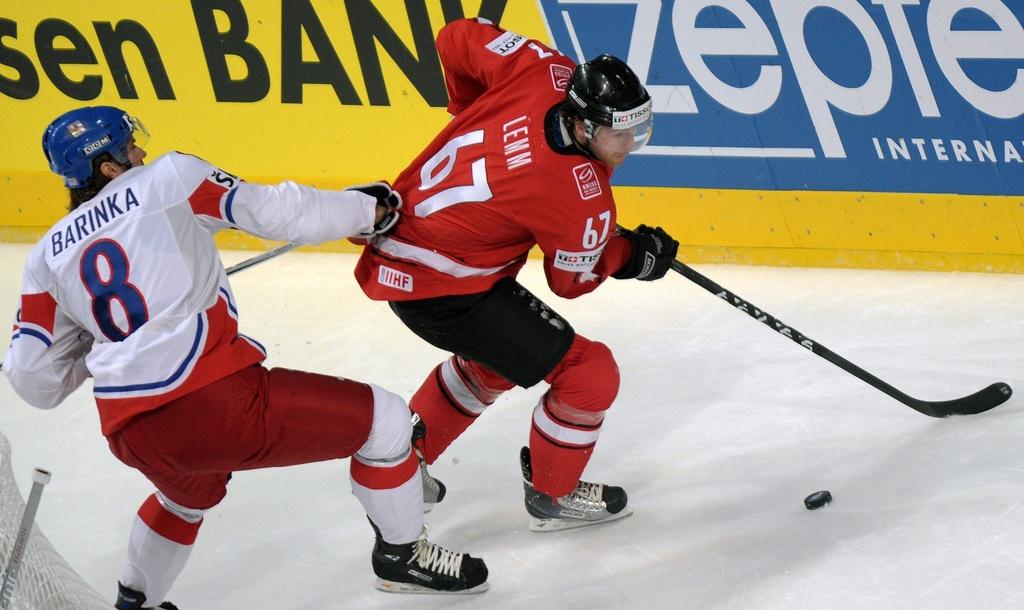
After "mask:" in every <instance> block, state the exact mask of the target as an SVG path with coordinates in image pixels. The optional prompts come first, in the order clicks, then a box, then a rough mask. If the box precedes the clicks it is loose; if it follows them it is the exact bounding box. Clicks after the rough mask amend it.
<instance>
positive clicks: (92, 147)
mask: <svg viewBox="0 0 1024 610" xmlns="http://www.w3.org/2000/svg"><path fill="white" fill-rule="evenodd" d="M107 144H110V136H103V137H102V138H100V139H99V140H96V141H95V142H90V143H89V144H86V145H85V148H83V149H82V152H84V153H85V154H86V155H91V154H92V153H94V152H95V151H96V150H98V149H100V148H103V147H104V146H106V145H107Z"/></svg>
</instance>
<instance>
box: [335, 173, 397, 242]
mask: <svg viewBox="0 0 1024 610" xmlns="http://www.w3.org/2000/svg"><path fill="white" fill-rule="evenodd" d="M345 190H346V191H359V192H360V193H365V194H367V195H369V196H371V197H375V198H376V199H377V208H378V209H381V208H383V211H384V215H383V216H381V218H380V220H379V221H377V222H376V223H375V224H374V225H373V229H371V230H369V231H366V232H363V233H357V234H356V235H355V237H361V238H364V239H369V238H371V237H374V236H377V235H383V234H385V233H387V232H388V231H390V230H391V229H392V228H393V227H394V226H395V223H396V222H398V210H400V209H401V208H402V196H401V195H399V194H398V191H396V190H394V189H392V188H391V185H390V184H388V183H387V182H371V183H369V184H357V185H355V186H350V187H348V188H347V189H345Z"/></svg>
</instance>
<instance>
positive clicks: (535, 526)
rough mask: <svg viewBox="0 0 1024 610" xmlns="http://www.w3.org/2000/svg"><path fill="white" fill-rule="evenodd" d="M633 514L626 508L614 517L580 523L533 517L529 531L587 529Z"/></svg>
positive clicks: (575, 520) (580, 521) (578, 521)
mask: <svg viewBox="0 0 1024 610" xmlns="http://www.w3.org/2000/svg"><path fill="white" fill-rule="evenodd" d="M632 514H633V509H632V508H629V507H626V508H624V509H622V510H620V511H619V512H617V513H615V514H614V515H608V516H607V517H606V518H604V519H600V520H598V521H582V520H579V519H539V518H537V517H534V516H532V515H531V516H530V531H531V532H559V531H562V530H574V529H579V528H581V527H589V526H591V525H598V524H601V523H608V522H610V521H618V520H619V519H625V518H626V517H628V516H630V515H632Z"/></svg>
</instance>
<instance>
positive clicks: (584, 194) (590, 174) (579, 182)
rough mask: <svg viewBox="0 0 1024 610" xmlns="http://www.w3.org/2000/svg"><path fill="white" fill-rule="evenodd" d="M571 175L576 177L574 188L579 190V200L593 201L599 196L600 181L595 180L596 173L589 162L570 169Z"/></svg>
mask: <svg viewBox="0 0 1024 610" xmlns="http://www.w3.org/2000/svg"><path fill="white" fill-rule="evenodd" d="M572 173H573V175H574V176H575V177H576V188H578V189H579V190H580V197H581V198H583V199H593V198H594V197H597V196H598V195H600V194H601V181H600V180H598V179H597V171H596V170H595V169H594V166H593V165H591V164H590V162H589V161H588V162H586V163H583V164H581V165H577V166H576V167H574V168H572Z"/></svg>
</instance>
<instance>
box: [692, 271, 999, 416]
mask: <svg viewBox="0 0 1024 610" xmlns="http://www.w3.org/2000/svg"><path fill="white" fill-rule="evenodd" d="M672 270H673V271H675V272H677V273H679V274H680V275H682V276H683V277H685V278H686V279H688V280H690V281H691V282H693V283H695V284H697V285H698V286H700V287H701V288H703V289H705V290H707V291H708V292H710V293H711V294H713V295H715V296H716V297H718V298H720V299H722V300H723V301H725V302H727V303H729V304H730V305H732V306H733V307H735V308H736V309H739V310H740V311H742V312H744V313H746V314H747V315H749V316H750V317H751V318H754V319H755V320H757V321H759V322H761V323H763V324H764V325H765V326H767V327H768V328H771V329H772V330H774V331H775V332H777V333H779V334H780V335H782V336H784V337H787V338H788V339H790V340H792V341H793V342H794V343H796V344H798V345H800V346H801V347H803V348H805V349H807V350H809V351H810V352H812V353H814V354H816V355H818V356H820V357H822V358H824V359H825V360H828V361H829V362H831V363H832V364H834V365H836V366H838V367H839V368H841V369H843V370H844V371H846V372H847V373H850V374H851V375H853V376H855V377H857V378H858V379H860V380H861V381H864V382H865V383H867V384H869V385H871V386H872V387H874V388H876V389H878V390H881V391H882V392H884V393H885V394H887V395H889V396H891V397H893V398H895V399H896V400H898V401H900V402H901V403H903V404H905V405H907V406H908V407H910V408H911V409H914V410H915V411H917V412H918V413H923V414H924V415H928V416H930V417H947V416H949V415H972V414H975V413H981V412H983V411H987V410H989V409H991V408H993V407H997V406H999V405H1001V404H1003V403H1004V402H1006V401H1007V400H1008V399H1009V398H1010V395H1011V393H1012V390H1011V389H1010V386H1009V385H1007V384H1005V383H1002V382H999V383H994V384H992V385H990V386H989V387H987V388H984V389H982V390H979V391H978V392H975V393H974V394H971V395H969V396H964V397H962V398H956V399H953V400H945V401H927V400H920V399H918V398H914V397H913V396H910V395H908V394H906V393H904V392H902V391H900V390H898V389H897V388H895V387H893V386H892V385H890V384H888V383H886V382H885V381H882V380H881V379H879V378H878V377H876V376H874V375H872V374H871V373H869V372H867V371H865V370H864V369H862V368H861V367H859V366H857V365H856V364H854V363H852V362H850V361H849V360H847V359H846V358H843V357H842V356H840V355H839V354H837V353H835V352H833V351H832V350H830V349H829V348H827V347H825V346H824V345H822V344H821V343H818V342H817V341H814V340H813V339H810V338H808V337H807V336H806V335H804V334H803V333H801V332H800V331H798V330H796V329H795V328H793V327H791V326H789V325H787V324H785V323H783V322H782V321H781V320H779V319H778V318H776V317H775V316H773V315H771V314H770V313H768V312H766V311H764V310H762V309H761V308H759V307H757V306H756V305H754V304H752V303H750V302H748V301H746V300H744V299H742V298H740V297H739V296H737V295H736V294H734V293H733V292H731V291H729V290H727V289H725V288H723V287H722V286H721V285H719V284H718V283H716V282H714V281H713V280H711V279H710V278H708V277H705V276H704V275H702V274H700V273H698V272H697V271H696V270H694V269H693V268H692V267H690V266H688V265H685V264H683V263H681V262H680V261H672Z"/></svg>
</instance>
